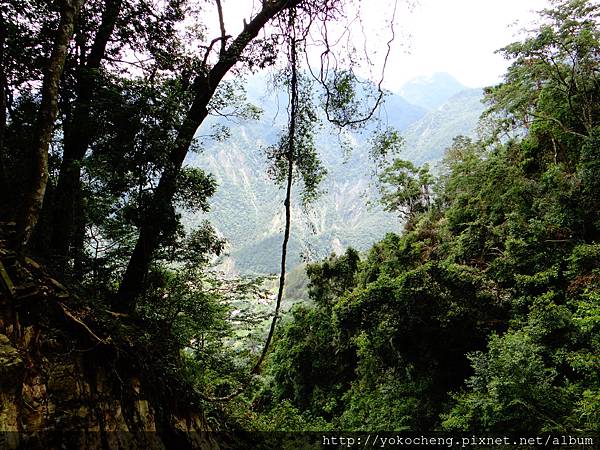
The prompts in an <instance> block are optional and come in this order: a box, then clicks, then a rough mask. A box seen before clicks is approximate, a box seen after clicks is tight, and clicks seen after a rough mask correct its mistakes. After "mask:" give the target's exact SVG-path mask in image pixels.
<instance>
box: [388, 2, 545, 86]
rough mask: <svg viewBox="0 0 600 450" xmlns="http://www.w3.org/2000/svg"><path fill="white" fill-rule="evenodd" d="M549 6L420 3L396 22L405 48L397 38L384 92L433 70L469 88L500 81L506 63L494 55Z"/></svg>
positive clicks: (539, 3) (507, 3)
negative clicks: (449, 75)
mask: <svg viewBox="0 0 600 450" xmlns="http://www.w3.org/2000/svg"><path fill="white" fill-rule="evenodd" d="M379 1H382V0H379ZM548 6H549V2H548V1H547V0H420V1H419V2H418V4H416V5H415V7H414V8H413V10H412V12H408V13H406V11H404V12H403V14H402V16H401V17H399V18H398V22H399V28H400V30H402V40H403V41H404V42H408V46H406V45H402V44H401V41H400V40H398V41H397V43H396V45H395V46H394V48H393V52H392V53H391V57H390V64H389V66H388V71H387V75H388V77H387V78H388V82H387V84H388V88H390V89H391V90H397V89H398V88H399V86H400V85H401V84H402V83H403V82H405V81H406V80H408V79H410V78H414V77H416V76H419V75H430V74H432V73H433V72H448V73H450V74H451V75H452V76H454V77H455V78H456V79H457V80H458V81H460V82H461V83H463V84H465V85H467V86H469V87H482V86H487V85H490V84H493V83H495V82H498V81H500V79H501V76H502V74H503V73H504V71H505V70H506V68H507V67H508V62H507V61H506V60H505V59H504V58H503V57H502V56H501V55H499V54H495V53H494V51H495V50H497V49H499V48H501V47H503V46H505V45H506V44H508V43H510V42H513V41H515V40H517V38H518V36H519V31H520V30H522V29H523V28H524V27H525V28H527V27H528V26H529V27H530V26H531V24H532V22H533V21H535V18H536V14H535V13H534V11H537V10H540V9H543V8H545V7H548ZM516 21H518V24H515V22H516ZM407 35H408V36H407ZM407 47H408V48H407Z"/></svg>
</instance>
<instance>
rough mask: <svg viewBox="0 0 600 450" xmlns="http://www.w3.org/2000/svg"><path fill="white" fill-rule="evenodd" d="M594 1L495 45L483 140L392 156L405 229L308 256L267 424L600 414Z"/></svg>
mask: <svg viewBox="0 0 600 450" xmlns="http://www.w3.org/2000/svg"><path fill="white" fill-rule="evenodd" d="M598 14H599V10H598V5H597V4H595V3H592V2H570V3H564V4H561V5H560V8H557V9H554V10H552V11H548V12H546V14H545V16H544V20H545V22H544V25H543V26H542V27H541V28H540V29H539V30H538V31H537V32H536V33H532V34H531V36H530V37H529V38H528V39H527V40H525V41H523V42H517V43H515V44H512V45H509V46H508V47H506V48H505V49H504V53H505V54H506V55H507V56H508V57H510V58H511V59H512V60H513V63H512V65H511V67H510V69H509V71H508V73H507V75H506V77H505V81H504V83H502V84H500V85H499V86H496V87H493V88H490V89H488V90H487V91H486V95H487V99H488V101H489V102H490V103H489V105H490V108H491V109H490V111H489V112H488V113H487V114H488V119H487V120H489V118H493V119H494V124H493V126H492V128H491V129H489V130H488V131H489V132H490V133H489V136H490V139H489V140H485V141H473V140H470V139H467V138H458V139H456V140H455V142H454V144H453V145H452V147H451V148H450V149H449V150H448V151H447V152H446V155H445V157H444V164H443V171H442V173H441V174H440V175H439V177H437V179H436V181H435V182H433V181H432V178H430V177H425V176H423V172H422V171H417V170H416V169H415V168H414V167H412V166H411V165H410V164H396V165H394V166H392V168H391V169H390V170H391V173H392V174H395V175H396V178H393V177H386V178H385V182H386V183H388V184H389V186H388V192H389V193H390V195H388V196H387V197H386V198H385V200H386V201H387V205H388V207H391V208H404V211H407V212H408V213H409V214H407V217H408V223H407V224H406V227H405V231H404V233H402V234H388V235H387V236H386V237H385V238H384V239H383V240H382V241H380V242H379V243H377V244H375V245H374V246H373V248H372V249H371V250H370V251H369V252H368V253H367V254H366V255H365V256H364V257H360V256H359V254H358V253H357V252H355V251H353V250H348V251H347V252H346V253H345V254H344V255H342V256H337V257H332V258H329V259H327V260H325V261H323V262H321V263H318V264H314V265H311V266H309V267H308V276H309V278H310V284H309V292H310V296H311V298H312V300H313V302H314V304H313V305H312V306H302V305H301V306H296V308H295V309H294V310H293V314H292V317H291V318H290V320H289V321H288V322H287V323H285V324H284V326H283V327H282V329H281V331H280V333H279V337H278V340H277V342H276V347H275V350H274V352H273V355H272V359H271V361H270V366H269V375H270V377H271V379H270V382H269V383H268V384H267V385H266V386H265V388H264V389H263V390H262V391H261V393H259V396H258V398H259V399H260V402H259V404H260V405H262V407H261V408H260V409H259V411H258V416H259V417H262V418H265V417H266V418H267V422H266V423H267V426H268V423H269V422H268V420H272V421H275V422H276V421H277V418H280V417H282V416H283V417H287V418H288V421H289V423H293V424H295V426H296V427H298V426H300V427H301V428H305V429H323V428H328V427H331V428H333V429H352V430H373V429H378V430H404V431H407V432H426V431H432V430H445V431H453V432H463V433H473V434H480V435H481V434H486V433H487V434H489V433H497V434H499V435H511V434H512V435H529V434H531V435H536V434H537V435H539V434H542V433H556V434H558V433H575V432H583V433H588V434H592V433H594V432H595V433H597V432H598V431H600V415H599V412H600V379H599V374H600V360H599V358H598V355H600V341H599V336H600V203H599V199H600V183H599V182H598V180H599V179H600V177H599V174H600V106H599V105H600V102H599V101H598V100H599V99H600V85H599V84H598V81H599V78H598V65H599V64H600V61H599V59H598V49H599V44H600V42H599V38H600V30H599V29H598V22H597V18H598ZM511 130H513V131H514V134H513V137H512V138H507V135H506V134H505V133H506V132H509V135H510V132H511ZM394 183H396V184H394ZM414 186H416V187H417V189H413V187H414ZM261 402H262V403H261ZM299 424H300V425H299Z"/></svg>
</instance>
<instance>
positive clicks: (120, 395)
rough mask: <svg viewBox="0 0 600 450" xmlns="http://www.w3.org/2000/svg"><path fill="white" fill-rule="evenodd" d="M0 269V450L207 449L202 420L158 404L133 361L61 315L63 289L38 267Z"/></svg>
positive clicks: (172, 404)
mask: <svg viewBox="0 0 600 450" xmlns="http://www.w3.org/2000/svg"><path fill="white" fill-rule="evenodd" d="M4 256H5V255H3V253H2V249H1V248H0V261H2V260H3V257H4ZM3 267H4V268H5V269H6V270H5V274H6V275H7V276H8V277H10V278H11V279H12V282H13V283H14V289H13V290H7V289H6V286H5V285H0V449H16V448H23V449H47V448H74V449H137V448H144V449H166V448H178V449H179V448H215V446H216V444H215V443H214V442H213V441H211V440H210V439H209V437H208V434H207V431H208V426H207V424H206V422H205V420H204V418H203V416H202V414H201V411H200V410H198V408H196V409H195V410H194V408H192V407H191V406H190V405H189V403H186V401H185V400H181V399H177V398H172V399H166V398H165V396H164V395H162V396H161V395H159V394H158V392H160V389H158V388H157V386H155V385H153V383H154V384H156V383H155V382H152V381H149V380H152V379H153V378H152V377H150V378H149V377H147V376H145V373H144V371H143V370H140V369H138V368H136V364H135V363H132V362H131V359H132V358H131V355H128V354H124V352H123V351H122V350H121V349H120V348H119V347H118V346H116V345H113V343H112V342H111V341H110V339H109V338H106V337H102V338H100V337H98V336H97V335H96V334H94V332H93V331H92V330H91V328H89V327H88V326H87V325H86V324H85V323H84V321H88V323H90V318H89V317H88V316H83V313H82V312H81V311H79V312H77V311H76V307H77V305H76V304H75V303H74V302H73V305H72V306H69V308H71V309H67V306H66V305H71V304H70V303H69V298H68V293H67V292H66V291H65V288H64V287H63V286H62V285H60V286H57V285H56V283H53V282H52V281H50V280H49V278H48V277H45V276H43V275H41V274H39V273H35V271H36V270H37V271H39V266H38V267H34V266H32V265H31V264H29V263H26V264H24V265H21V266H20V267H17V268H16V269H15V268H13V269H11V268H7V266H3ZM24 284H27V285H28V286H29V287H28V288H27V289H20V287H22V286H23V285H24ZM99 334H100V333H99Z"/></svg>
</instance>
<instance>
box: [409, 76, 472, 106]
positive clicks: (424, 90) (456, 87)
mask: <svg viewBox="0 0 600 450" xmlns="http://www.w3.org/2000/svg"><path fill="white" fill-rule="evenodd" d="M465 89H467V87H466V86H463V85H462V84H460V83H459V82H458V81H456V79H454V78H453V77H452V76H451V75H450V74H447V73H444V72H437V73H434V74H433V75H430V76H421V77H417V78H413V79H412V80H410V81H408V82H406V83H405V84H403V85H402V87H401V88H400V92H399V94H400V96H402V97H403V98H404V99H406V100H407V101H408V102H409V103H412V104H414V105H418V106H420V107H422V108H425V109H427V110H434V109H436V108H438V107H440V106H441V105H443V104H444V103H445V102H446V101H447V100H448V99H450V98H451V97H452V96H453V95H455V94H458V93H459V92H461V91H464V90H465Z"/></svg>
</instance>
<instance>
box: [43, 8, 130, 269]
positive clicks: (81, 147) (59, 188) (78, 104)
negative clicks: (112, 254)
mask: <svg viewBox="0 0 600 450" xmlns="http://www.w3.org/2000/svg"><path fill="white" fill-rule="evenodd" d="M121 5H122V0H107V2H106V6H105V9H104V12H103V13H102V19H101V22H100V25H99V27H98V31H97V32H96V36H95V38H94V42H93V44H92V47H91V50H90V53H89V55H88V57H87V58H86V60H85V64H84V65H83V66H82V67H80V69H79V71H78V84H77V98H76V100H75V105H74V110H73V114H72V116H71V120H69V121H68V123H66V124H65V138H64V148H63V157H62V163H61V166H60V172H59V175H58V182H57V185H56V191H55V195H54V198H55V199H56V200H55V202H54V204H53V205H52V206H53V210H52V215H51V217H52V221H51V229H50V230H49V232H50V248H49V251H48V253H49V254H50V255H52V256H53V257H55V258H57V259H59V260H63V261H65V262H66V260H67V259H68V257H69V248H70V246H71V244H72V240H73V232H74V229H75V222H77V220H76V217H75V215H76V209H77V208H76V207H75V204H76V201H77V199H78V198H79V193H80V191H81V184H80V180H81V164H82V161H83V158H84V157H85V153H86V151H87V149H88V147H89V145H90V142H91V139H92V134H93V132H92V127H93V126H94V124H93V120H92V117H91V108H90V105H91V103H92V101H93V97H94V93H95V87H96V83H95V75H96V74H95V73H94V72H96V71H97V70H98V69H99V68H100V64H101V63H102V60H103V59H104V56H105V53H106V45H107V44H108V41H109V39H110V37H111V35H112V34H113V31H114V29H115V24H116V21H117V18H118V16H119V12H120V10H121ZM63 267H65V265H63Z"/></svg>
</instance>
